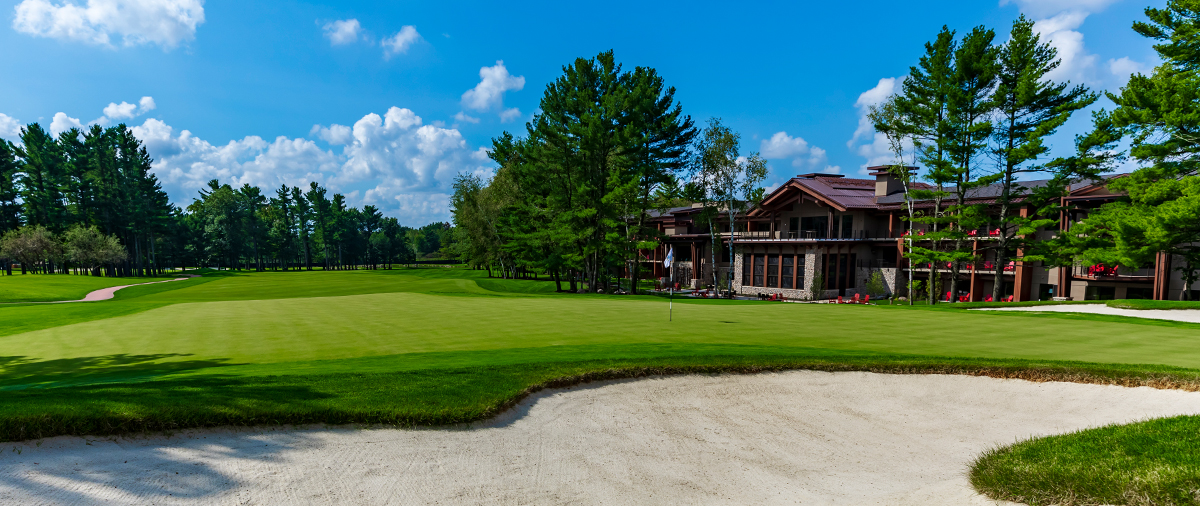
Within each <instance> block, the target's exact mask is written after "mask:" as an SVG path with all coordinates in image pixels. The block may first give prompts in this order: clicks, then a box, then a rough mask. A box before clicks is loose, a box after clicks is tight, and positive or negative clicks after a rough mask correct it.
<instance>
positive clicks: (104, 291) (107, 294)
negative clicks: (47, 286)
mask: <svg viewBox="0 0 1200 506" xmlns="http://www.w3.org/2000/svg"><path fill="white" fill-rule="evenodd" d="M179 276H182V277H178V278H175V279H167V280H163V281H150V282H148V283H134V284H132V285H121V286H110V287H108V288H101V289H99V290H92V291H90V292H88V294H87V295H85V296H84V297H83V298H82V299H79V300H55V301H48V302H2V303H0V304H67V303H71V302H99V301H102V300H109V299H112V298H113V297H115V296H116V294H117V290H120V289H122V288H129V287H131V286H142V285H153V284H156V283H170V282H172V281H186V280H189V279H192V278H198V277H200V276H199V275H197V274H180V275H179Z"/></svg>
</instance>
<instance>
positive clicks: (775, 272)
mask: <svg viewBox="0 0 1200 506" xmlns="http://www.w3.org/2000/svg"><path fill="white" fill-rule="evenodd" d="M767 286H770V287H776V288H777V287H779V255H767Z"/></svg>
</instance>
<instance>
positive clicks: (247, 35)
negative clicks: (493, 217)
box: [0, 0, 1164, 225]
mask: <svg viewBox="0 0 1200 506" xmlns="http://www.w3.org/2000/svg"><path fill="white" fill-rule="evenodd" d="M1162 3H1164V2H1163V1H1162V0H1153V1H1152V2H1150V3H1149V4H1147V0H1007V1H1003V2H997V1H994V0H985V1H979V2H964V1H961V0H959V1H910V2H894V1H857V2H760V3H739V4H736V5H735V4H729V3H715V2H675V3H666V2H657V3H655V2H644V1H643V2H624V1H610V2H605V3H603V4H602V5H601V6H599V7H600V8H599V9H598V8H597V5H596V4H587V3H578V2H504V3H499V2H497V3H488V2H336V3H332V2H331V3H318V2H296V1H270V2H266V1H258V0H245V1H239V2H225V1H209V2H203V1H202V0H71V1H64V0H0V12H3V13H4V15H5V16H7V17H6V18H5V21H6V22H5V23H2V24H0V46H3V47H7V48H10V49H9V50H8V51H3V52H0V68H3V69H4V72H3V77H0V137H3V138H8V139H10V140H15V138H16V134H17V132H18V129H19V126H20V125H23V124H26V123H31V122H35V121H37V122H40V123H42V124H43V125H44V126H47V127H50V128H52V129H65V128H68V127H69V126H71V125H76V124H79V125H87V124H89V123H93V122H99V123H101V124H116V123H118V122H125V123H126V124H128V125H130V126H133V127H134V128H135V132H136V133H137V134H138V135H139V136H140V137H142V139H143V141H144V142H145V143H146V145H147V147H148V149H149V150H150V152H151V154H152V155H153V156H154V157H155V159H156V160H157V161H156V169H155V170H156V172H157V174H158V176H159V178H160V179H162V180H163V182H164V187H165V188H166V189H167V190H168V192H169V193H170V194H171V197H172V199H173V200H174V201H175V202H176V203H177V204H180V205H186V204H187V203H189V202H190V201H191V199H192V197H193V196H195V194H196V193H195V192H196V190H197V189H199V188H200V187H201V186H202V185H204V183H205V182H206V181H208V180H209V179H212V178H220V179H221V180H222V181H223V182H231V183H235V184H241V183H249V184H254V185H259V186H262V187H264V188H266V189H268V190H271V189H274V188H277V187H279V185H280V184H288V185H297V184H306V183H307V181H312V180H315V181H319V182H321V183H323V184H326V185H328V186H329V187H331V188H332V189H333V190H334V191H336V192H341V193H345V194H346V195H347V196H348V197H349V200H350V202H351V203H352V204H354V205H362V204H374V205H376V206H379V207H380V208H381V209H383V210H384V211H385V213H386V214H389V215H393V216H397V217H398V218H400V219H401V221H402V222H403V223H406V224H409V225H418V224H423V223H427V222H429V221H433V220H444V219H448V217H449V213H448V208H447V204H448V202H447V195H446V193H447V191H448V189H449V183H450V181H451V179H452V178H453V176H454V175H455V174H457V173H460V172H475V173H480V174H488V173H490V171H491V170H492V169H491V167H492V164H491V163H490V161H489V160H487V158H486V156H485V155H484V152H483V151H481V148H486V147H487V146H488V145H489V143H490V139H491V138H492V137H494V136H496V135H498V134H500V133H501V132H503V131H504V130H510V131H523V129H524V126H523V125H524V122H525V121H527V120H528V119H529V118H530V115H531V114H532V113H533V112H534V111H535V110H536V109H537V104H538V99H539V98H540V96H541V93H542V90H543V89H544V88H545V86H546V84H547V83H548V82H550V81H552V80H553V79H554V78H556V77H557V76H558V75H559V73H560V72H561V67H562V66H563V65H564V64H567V63H569V62H570V61H572V60H573V59H574V58H576V57H590V56H594V55H595V54H596V53H598V52H600V51H604V50H607V49H613V50H615V52H616V56H617V58H618V60H620V61H621V62H623V63H624V64H625V65H626V66H627V67H633V66H637V65H642V66H651V67H655V68H656V69H658V70H659V72H660V73H661V74H662V75H663V76H664V77H665V78H666V80H667V83H668V84H670V85H672V86H675V87H676V88H677V89H678V94H677V97H678V98H679V100H680V101H681V102H682V103H683V106H684V109H685V111H686V112H687V113H688V114H690V115H692V117H693V118H695V119H696V120H697V122H698V123H702V122H703V120H704V119H706V118H709V117H714V116H716V117H721V118H723V119H724V120H725V122H726V123H727V124H728V125H730V126H732V127H733V128H734V129H735V130H737V131H738V132H740V133H741V134H742V136H743V145H742V147H743V150H744V151H746V152H750V151H761V152H762V153H763V154H764V155H766V156H767V157H768V158H769V160H770V163H771V168H772V175H771V179H770V180H769V181H768V184H778V183H779V182H780V181H783V180H785V179H786V178H787V177H790V176H791V175H794V174H799V173H807V172H819V171H827V172H840V173H842V174H846V175H848V176H856V175H859V174H861V173H862V172H861V169H862V167H864V166H866V165H868V164H873V163H880V162H882V161H885V158H886V153H885V152H884V151H885V150H883V149H882V147H883V146H882V144H880V143H877V142H876V139H875V137H874V133H873V132H871V131H870V129H869V128H865V126H864V125H862V124H861V117H862V113H863V111H864V110H865V107H866V106H867V105H870V104H871V103H874V102H875V101H877V100H880V99H881V98H882V97H884V96H886V95H887V92H888V91H889V89H890V87H891V86H893V85H895V83H896V82H897V81H895V79H897V78H901V77H902V76H904V75H905V74H906V73H907V69H908V67H909V66H910V65H913V64H914V63H915V62H916V59H917V58H918V57H919V56H920V54H921V52H922V44H923V43H924V42H925V41H927V40H930V39H931V38H932V37H934V36H935V35H936V33H937V31H938V30H939V29H940V27H941V26H942V25H943V24H945V25H948V26H950V27H951V28H953V29H957V30H959V31H960V32H961V31H964V30H968V29H970V28H971V27H973V26H976V25H980V24H983V25H986V26H989V27H993V28H995V29H996V30H997V32H998V33H999V36H1000V38H1001V39H1003V38H1004V37H1005V36H1006V35H1005V34H1006V33H1007V30H1008V28H1009V27H1010V26H1011V23H1012V20H1013V19H1014V18H1016V16H1017V15H1018V14H1020V13H1022V12H1024V13H1025V14H1026V15H1028V16H1029V17H1030V18H1032V19H1035V20H1038V29H1039V31H1041V32H1042V34H1043V36H1044V37H1046V38H1048V39H1049V40H1051V41H1052V43H1053V44H1054V45H1055V46H1056V47H1058V48H1059V51H1060V56H1062V57H1063V59H1064V63H1063V67H1062V68H1061V70H1060V71H1059V72H1058V75H1056V77H1057V78H1059V79H1070V80H1072V81H1073V82H1082V83H1085V84H1087V85H1089V86H1091V87H1093V88H1095V89H1109V90H1115V89H1117V88H1119V86H1120V85H1121V84H1123V83H1124V82H1125V80H1126V79H1127V78H1128V75H1129V74H1130V73H1131V72H1135V71H1143V72H1145V71H1147V69H1149V68H1150V67H1152V66H1153V65H1154V64H1155V57H1154V54H1153V51H1152V50H1151V47H1150V43H1149V42H1148V41H1146V40H1144V39H1142V38H1141V37H1139V36H1137V35H1136V34H1135V33H1133V32H1132V30H1130V28H1129V26H1130V24H1131V23H1132V22H1133V21H1134V20H1135V19H1140V18H1142V17H1143V16H1142V9H1144V8H1145V7H1146V6H1147V5H1155V6H1159V5H1161V4H1162ZM499 62H503V63H499ZM146 97H149V98H146ZM1086 116H1087V115H1086V114H1081V115H1079V117H1078V118H1077V119H1076V120H1073V121H1072V123H1071V124H1069V125H1067V127H1066V128H1064V131H1063V132H1062V133H1061V134H1060V135H1058V136H1057V137H1056V138H1055V143H1054V149H1055V151H1056V152H1057V153H1067V152H1069V151H1070V149H1071V136H1072V135H1073V134H1074V133H1078V132H1082V131H1083V130H1084V129H1086V128H1087V126H1088V121H1087V117H1086Z"/></svg>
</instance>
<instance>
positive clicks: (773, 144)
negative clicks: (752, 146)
mask: <svg viewBox="0 0 1200 506" xmlns="http://www.w3.org/2000/svg"><path fill="white" fill-rule="evenodd" d="M758 151H759V152H760V153H761V154H762V156H763V158H766V159H768V160H785V159H791V161H792V167H795V168H798V169H808V168H816V167H820V166H822V165H825V162H826V161H827V160H828V157H827V156H826V153H825V150H824V149H821V148H819V147H816V146H810V145H809V144H808V141H805V140H804V139H803V138H802V137H792V136H790V135H788V133H787V132H775V135H772V136H771V138H770V139H764V140H763V141H762V142H761V143H759V146H758ZM825 169H826V170H827V169H829V167H828V166H827V167H826V168H825Z"/></svg>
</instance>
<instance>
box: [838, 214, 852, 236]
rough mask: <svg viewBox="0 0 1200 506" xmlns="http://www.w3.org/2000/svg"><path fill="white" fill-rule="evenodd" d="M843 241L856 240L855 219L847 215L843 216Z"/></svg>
mask: <svg viewBox="0 0 1200 506" xmlns="http://www.w3.org/2000/svg"><path fill="white" fill-rule="evenodd" d="M841 237H842V239H853V238H854V217H853V216H851V215H849V214H847V215H845V216H842V236H841Z"/></svg>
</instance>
